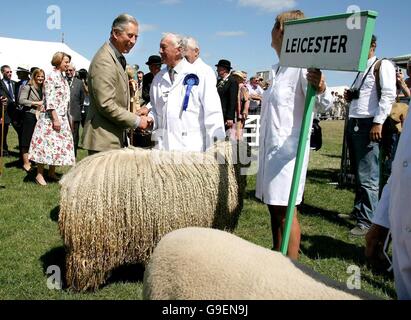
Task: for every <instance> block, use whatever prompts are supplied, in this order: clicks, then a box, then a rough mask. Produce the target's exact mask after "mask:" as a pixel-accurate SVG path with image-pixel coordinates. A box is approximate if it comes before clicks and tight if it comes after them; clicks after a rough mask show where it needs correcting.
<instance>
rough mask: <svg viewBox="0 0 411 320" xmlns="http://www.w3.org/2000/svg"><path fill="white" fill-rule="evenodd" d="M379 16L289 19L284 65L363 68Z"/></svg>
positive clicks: (345, 68) (347, 68)
mask: <svg viewBox="0 0 411 320" xmlns="http://www.w3.org/2000/svg"><path fill="white" fill-rule="evenodd" d="M376 17H377V14H376V13H375V12H370V11H365V12H361V13H357V14H356V16H353V15H352V14H343V15H337V16H328V17H320V18H313V19H304V20H294V21H290V22H286V23H285V26H284V38H283V44H282V49H281V57H280V65H282V66H288V67H300V68H318V69H324V70H339V71H363V70H364V69H365V68H366V63H367V60H368V52H369V49H370V43H371V37H372V32H373V30H374V26H375V18H376Z"/></svg>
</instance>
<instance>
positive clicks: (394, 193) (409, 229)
mask: <svg viewBox="0 0 411 320" xmlns="http://www.w3.org/2000/svg"><path fill="white" fill-rule="evenodd" d="M410 107H411V104H410ZM409 114H410V113H408V117H407V119H406V121H405V124H404V129H403V131H402V133H401V138H400V141H399V144H398V148H397V151H396V153H395V159H394V162H393V164H392V170H391V177H390V179H389V180H388V183H387V185H386V186H385V188H384V191H383V193H382V196H381V200H380V202H379V203H378V207H377V210H376V212H375V215H374V218H373V223H375V224H378V225H381V226H384V227H386V228H390V230H391V234H392V251H393V269H394V279H395V287H396V291H397V296H398V299H408V300H410V299H411V210H410V208H411V148H410V146H411V116H410V115H409Z"/></svg>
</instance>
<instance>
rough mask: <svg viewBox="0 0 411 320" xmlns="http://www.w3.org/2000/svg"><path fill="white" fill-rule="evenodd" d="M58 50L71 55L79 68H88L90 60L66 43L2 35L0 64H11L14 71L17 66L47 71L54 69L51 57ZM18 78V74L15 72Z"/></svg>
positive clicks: (14, 75)
mask: <svg viewBox="0 0 411 320" xmlns="http://www.w3.org/2000/svg"><path fill="white" fill-rule="evenodd" d="M57 51H63V52H66V53H67V54H69V55H71V58H72V59H71V61H72V63H73V64H74V65H75V67H76V68H77V70H79V69H82V68H84V69H86V70H88V68H89V66H90V61H89V60H88V59H86V58H85V57H83V56H82V55H81V54H79V53H77V52H76V51H74V50H72V49H70V48H69V47H68V46H67V45H66V44H65V43H61V42H46V41H32V40H21V39H13V38H4V37H0V65H5V64H6V65H9V66H10V67H11V69H12V70H13V71H15V70H16V69H17V67H23V68H26V69H30V68H31V67H39V68H42V69H43V70H44V71H45V72H46V73H47V72H49V71H51V70H52V68H53V67H52V65H51V58H52V57H53V54H54V53H56V52H57ZM13 79H16V74H15V73H14V74H13Z"/></svg>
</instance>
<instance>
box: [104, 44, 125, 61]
mask: <svg viewBox="0 0 411 320" xmlns="http://www.w3.org/2000/svg"><path fill="white" fill-rule="evenodd" d="M108 44H109V45H110V47H111V49H113V51H114V54H115V55H116V57H117V59H118V58H121V57H124V55H123V54H122V53H121V52H120V51H118V50H117V48H116V47H115V46H114V44H113V43H112V42H111V41H109V42H108Z"/></svg>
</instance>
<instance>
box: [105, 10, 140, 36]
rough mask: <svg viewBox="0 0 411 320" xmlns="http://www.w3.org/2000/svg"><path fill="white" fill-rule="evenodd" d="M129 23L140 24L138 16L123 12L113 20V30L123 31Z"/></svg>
mask: <svg viewBox="0 0 411 320" xmlns="http://www.w3.org/2000/svg"><path fill="white" fill-rule="evenodd" d="M129 23H132V24H134V25H136V26H138V22H137V20H136V18H134V17H133V16H131V15H129V14H127V13H124V14H121V15H119V16H118V17H117V18H116V19H115V20H114V21H113V25H112V27H111V32H113V31H119V32H123V31H124V30H125V29H126V27H127V25H128V24H129Z"/></svg>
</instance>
